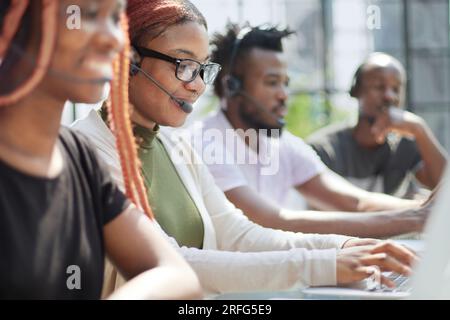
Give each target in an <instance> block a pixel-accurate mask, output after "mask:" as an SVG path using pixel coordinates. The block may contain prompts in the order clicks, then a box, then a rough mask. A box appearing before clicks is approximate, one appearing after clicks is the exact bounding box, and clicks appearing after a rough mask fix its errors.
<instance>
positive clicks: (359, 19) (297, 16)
mask: <svg viewBox="0 0 450 320" xmlns="http://www.w3.org/2000/svg"><path fill="white" fill-rule="evenodd" d="M191 1H192V2H193V3H194V4H195V5H196V6H197V7H198V8H199V9H200V11H201V12H202V13H203V14H204V15H205V17H206V19H207V21H208V23H209V32H210V33H211V34H213V33H214V32H216V31H220V32H222V31H223V30H224V26H225V25H226V24H227V22H230V21H231V22H239V23H240V24H244V23H246V22H249V23H250V24H251V25H260V24H264V23H273V24H278V25H281V26H289V27H290V28H291V29H293V30H295V31H296V36H292V37H291V38H290V39H289V40H288V41H287V42H286V43H285V51H286V53H287V55H288V58H289V61H290V66H289V73H290V76H291V98H290V103H289V114H288V117H287V122H288V129H289V130H290V131H291V132H292V133H294V134H296V135H298V136H300V137H302V138H304V137H307V136H308V135H309V134H310V133H312V132H313V131H315V130H317V129H319V128H321V127H323V126H326V125H328V124H331V123H335V122H341V121H347V122H352V121H356V111H357V104H356V100H354V99H352V98H351V97H350V96H349V94H348V90H349V88H350V84H351V80H352V76H353V74H354V72H355V70H356V68H357V66H358V65H359V64H360V63H361V62H362V60H363V59H364V58H365V57H366V56H367V55H368V54H369V53H371V52H374V51H383V52H386V53H389V54H391V55H393V56H395V57H396V58H397V59H399V60H400V61H401V62H402V63H403V64H404V66H405V68H406V70H407V73H408V82H407V100H406V108H407V109H408V110H411V111H413V112H415V113H417V114H419V115H420V116H422V117H423V118H424V119H425V120H426V121H427V122H428V124H429V125H430V127H431V128H432V130H433V131H434V133H435V134H436V136H437V137H438V139H439V140H440V141H441V143H442V144H443V145H444V146H445V147H446V149H447V151H450V46H449V38H450V32H449V30H450V18H449V16H450V12H449V10H450V9H449V2H450V0H372V1H370V0H245V1H244V0H191ZM217 103H218V101H217V99H216V98H215V97H214V96H213V94H212V91H211V90H208V91H207V93H206V94H205V95H204V96H203V97H202V98H201V99H200V100H199V101H198V102H197V103H196V106H195V112H194V113H193V115H192V116H190V117H189V122H188V124H189V123H191V122H192V121H194V120H196V119H198V118H200V117H202V116H204V115H205V114H207V113H208V112H210V111H211V110H214V109H215V108H217ZM90 108H91V106H84V105H73V104H72V103H68V104H67V106H66V109H65V111H64V116H63V123H64V124H70V123H71V122H73V121H74V120H75V119H77V118H80V117H83V116H84V115H85V114H86V113H87V111H88V110H89V109H90Z"/></svg>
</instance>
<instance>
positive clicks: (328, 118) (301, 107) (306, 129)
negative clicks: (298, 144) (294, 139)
mask: <svg viewBox="0 0 450 320" xmlns="http://www.w3.org/2000/svg"><path fill="white" fill-rule="evenodd" d="M349 116H350V114H349V112H347V111H343V109H342V108H337V107H336V106H333V105H332V104H331V102H330V100H329V99H326V98H325V97H324V96H323V95H320V94H315V95H310V94H306V93H302V94H298V95H296V96H293V98H291V100H290V102H289V110H288V114H287V116H286V122H287V125H286V128H287V129H288V130H289V131H290V132H291V133H292V134H294V135H296V136H299V137H301V138H306V137H307V136H309V135H310V134H311V133H313V132H314V131H316V130H318V129H320V128H322V127H324V126H327V125H329V124H330V123H334V122H338V121H343V120H346V119H348V117H349Z"/></svg>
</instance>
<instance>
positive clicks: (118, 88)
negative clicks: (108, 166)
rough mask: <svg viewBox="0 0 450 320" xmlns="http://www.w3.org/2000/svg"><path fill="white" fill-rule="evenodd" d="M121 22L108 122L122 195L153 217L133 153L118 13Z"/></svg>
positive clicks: (127, 63)
mask: <svg viewBox="0 0 450 320" xmlns="http://www.w3.org/2000/svg"><path fill="white" fill-rule="evenodd" d="M121 24H122V30H123V32H124V33H125V44H124V49H123V50H122V52H121V53H120V55H119V56H118V57H117V59H116V60H115V61H114V65H113V68H114V78H113V80H112V82H111V94H110V99H109V100H108V103H107V108H108V117H109V124H110V128H111V130H112V131H113V133H114V135H115V137H116V143H117V149H118V152H119V158H120V165H121V167H122V173H123V178H124V184H125V191H126V195H127V196H128V198H129V199H130V200H131V201H133V202H134V203H135V204H136V205H137V206H138V207H140V208H141V209H142V210H144V212H145V213H146V214H147V215H148V216H149V217H150V218H152V219H153V218H154V217H153V212H152V210H151V208H150V205H149V203H148V200H147V195H146V192H145V186H144V182H143V179H142V176H141V174H140V168H141V163H140V161H139V158H138V156H137V151H136V150H137V148H136V145H135V140H134V137H133V133H132V129H131V120H130V113H129V102H128V79H129V78H128V75H129V68H130V41H129V38H128V20H127V17H126V15H125V14H122V17H121Z"/></svg>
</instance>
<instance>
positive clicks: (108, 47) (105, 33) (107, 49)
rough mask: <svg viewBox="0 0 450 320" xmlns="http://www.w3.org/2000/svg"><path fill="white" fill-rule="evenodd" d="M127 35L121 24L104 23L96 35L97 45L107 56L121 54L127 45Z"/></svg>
mask: <svg viewBox="0 0 450 320" xmlns="http://www.w3.org/2000/svg"><path fill="white" fill-rule="evenodd" d="M125 36H126V35H125V33H124V31H123V30H122V27H121V24H120V23H118V24H115V23H114V22H113V21H110V20H108V21H104V22H103V23H102V24H101V26H99V29H98V31H97V33H96V38H95V39H96V42H95V43H96V45H97V46H98V48H99V49H100V50H101V51H102V52H103V53H105V54H114V53H117V52H120V51H121V50H122V49H123V48H124V45H125Z"/></svg>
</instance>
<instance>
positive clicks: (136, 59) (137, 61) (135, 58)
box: [130, 46, 142, 77]
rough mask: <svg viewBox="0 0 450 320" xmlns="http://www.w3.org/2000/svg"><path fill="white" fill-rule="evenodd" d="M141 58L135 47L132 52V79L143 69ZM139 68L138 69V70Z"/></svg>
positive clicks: (132, 47)
mask: <svg viewBox="0 0 450 320" xmlns="http://www.w3.org/2000/svg"><path fill="white" fill-rule="evenodd" d="M141 61H142V59H141V56H140V55H139V54H138V53H137V51H136V49H135V48H134V46H131V50H130V77H132V76H135V75H136V74H137V73H138V72H139V68H140V67H141ZM136 67H137V68H136Z"/></svg>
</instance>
